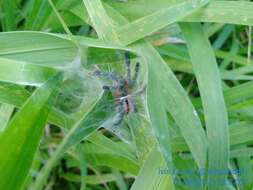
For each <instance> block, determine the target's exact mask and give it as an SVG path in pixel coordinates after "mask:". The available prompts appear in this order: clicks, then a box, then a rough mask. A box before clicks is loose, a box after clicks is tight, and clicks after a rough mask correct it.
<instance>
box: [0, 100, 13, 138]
mask: <svg viewBox="0 0 253 190" xmlns="http://www.w3.org/2000/svg"><path fill="white" fill-rule="evenodd" d="M13 111H14V107H13V106H12V105H9V104H5V103H3V104H1V105H0V133H1V132H2V131H4V130H5V128H6V126H7V124H8V122H9V120H10V118H11V115H12V113H13Z"/></svg>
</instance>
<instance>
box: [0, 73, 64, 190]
mask: <svg viewBox="0 0 253 190" xmlns="http://www.w3.org/2000/svg"><path fill="white" fill-rule="evenodd" d="M60 81H61V75H57V76H55V77H53V78H51V79H50V80H48V82H47V83H45V84H44V85H43V86H41V87H40V88H38V89H37V90H36V91H35V92H34V94H33V95H32V96H31V97H30V98H29V99H28V100H27V101H26V103H25V104H24V106H23V107H22V108H21V109H20V111H19V112H18V113H17V114H16V115H15V116H14V117H13V119H12V120H11V122H10V123H9V124H8V126H7V128H6V130H5V131H4V132H3V133H2V134H0V147H1V151H3V152H4V154H1V155H0V160H1V162H0V170H1V171H4V172H1V174H0V175H1V177H0V188H1V189H6V190H13V189H17V190H18V189H21V187H22V185H23V184H24V182H25V180H26V177H27V175H28V172H29V169H30V167H31V164H32V161H33V157H34V155H35V152H36V150H37V148H38V145H39V142H40V138H41V136H42V132H43V129H44V126H45V124H46V120H47V116H48V113H49V111H50V108H51V106H52V105H53V102H54V100H55V97H56V89H57V86H58V85H59V83H60ZM27 118H29V119H27ZM31 142H32V143H31Z"/></svg>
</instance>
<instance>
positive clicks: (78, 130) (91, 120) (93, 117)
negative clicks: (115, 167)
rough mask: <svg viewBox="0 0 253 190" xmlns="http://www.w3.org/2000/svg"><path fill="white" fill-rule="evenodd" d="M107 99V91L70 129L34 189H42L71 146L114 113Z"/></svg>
mask: <svg viewBox="0 0 253 190" xmlns="http://www.w3.org/2000/svg"><path fill="white" fill-rule="evenodd" d="M106 101H108V94H107V93H105V94H103V96H102V97H101V99H99V100H98V101H97V102H95V103H94V104H93V107H91V109H90V111H88V113H86V114H85V115H84V116H83V117H82V118H81V119H80V121H78V122H77V123H76V124H75V125H74V126H73V127H72V128H71V129H70V131H69V132H68V133H67V135H66V136H65V137H64V139H63V140H62V142H61V143H60V145H59V146H58V148H57V149H56V151H55V152H54V153H53V155H52V156H51V158H50V159H49V160H48V162H47V163H46V165H45V166H44V167H43V168H42V170H41V171H40V173H39V176H38V177H37V179H36V182H35V184H34V187H33V188H34V189H36V190H40V189H42V188H43V185H44V183H45V182H46V180H47V178H48V175H49V173H50V171H51V169H52V168H53V167H54V165H55V164H56V163H57V161H58V160H59V159H60V158H61V156H62V155H63V154H64V153H65V152H66V151H67V150H68V149H69V148H71V147H72V146H74V145H77V144H78V143H79V142H80V141H82V140H84V139H86V138H87V137H88V136H89V135H91V134H92V133H93V132H95V131H96V130H97V129H98V128H99V127H101V125H102V124H103V123H104V122H105V121H106V120H107V119H108V118H109V117H110V116H111V115H112V114H113V113H114V111H113V110H112V107H109V108H106V107H105V106H104V105H106Z"/></svg>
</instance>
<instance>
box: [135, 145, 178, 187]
mask: <svg viewBox="0 0 253 190" xmlns="http://www.w3.org/2000/svg"><path fill="white" fill-rule="evenodd" d="M166 169H167V168H166V163H165V162H164V160H163V157H162V155H161V154H160V152H159V151H158V150H157V147H154V148H153V149H152V151H151V152H150V154H149V156H148V158H147V160H146V161H145V163H144V164H143V166H142V168H141V170H140V173H139V174H138V177H137V178H136V180H135V181H134V183H133V185H132V187H131V190H139V189H146V190H153V189H159V190H167V189H170V190H173V189H174V188H171V187H173V185H172V184H173V181H172V178H170V176H169V173H168V174H163V173H162V170H166ZM171 173H172V172H171ZM144 181H147V182H148V183H143V182H144Z"/></svg>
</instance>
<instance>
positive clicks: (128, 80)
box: [125, 52, 131, 83]
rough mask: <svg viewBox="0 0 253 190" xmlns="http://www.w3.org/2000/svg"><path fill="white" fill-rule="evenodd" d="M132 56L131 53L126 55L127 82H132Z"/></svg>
mask: <svg viewBox="0 0 253 190" xmlns="http://www.w3.org/2000/svg"><path fill="white" fill-rule="evenodd" d="M130 64H131V62H130V54H129V52H126V53H125V67H126V72H127V73H126V74H127V82H128V83H130V82H131V69H130Z"/></svg>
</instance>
